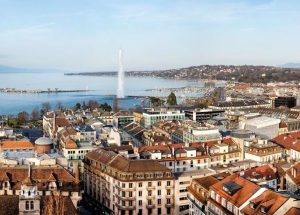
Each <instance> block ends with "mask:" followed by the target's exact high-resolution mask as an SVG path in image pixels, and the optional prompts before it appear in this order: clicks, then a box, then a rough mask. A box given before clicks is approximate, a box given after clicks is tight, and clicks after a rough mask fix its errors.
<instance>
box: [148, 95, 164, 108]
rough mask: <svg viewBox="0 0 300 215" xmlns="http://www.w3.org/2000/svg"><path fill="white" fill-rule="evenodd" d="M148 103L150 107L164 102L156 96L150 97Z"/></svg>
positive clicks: (158, 105) (159, 105) (161, 104)
mask: <svg viewBox="0 0 300 215" xmlns="http://www.w3.org/2000/svg"><path fill="white" fill-rule="evenodd" d="M150 103H151V106H152V107H161V106H163V105H164V104H165V101H164V100H162V99H160V98H158V97H150Z"/></svg>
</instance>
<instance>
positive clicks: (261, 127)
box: [240, 116, 280, 139]
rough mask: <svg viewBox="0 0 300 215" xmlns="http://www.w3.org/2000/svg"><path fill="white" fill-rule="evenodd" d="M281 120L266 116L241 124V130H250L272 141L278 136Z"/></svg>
mask: <svg viewBox="0 0 300 215" xmlns="http://www.w3.org/2000/svg"><path fill="white" fill-rule="evenodd" d="M279 123H280V119H275V118H270V117H266V116H261V117H256V118H253V119H249V120H246V121H244V122H241V123H240V129H245V130H250V131H252V132H254V133H255V134H257V135H260V136H262V137H266V138H269V139H272V138H274V137H276V136H277V135H278V131H279Z"/></svg>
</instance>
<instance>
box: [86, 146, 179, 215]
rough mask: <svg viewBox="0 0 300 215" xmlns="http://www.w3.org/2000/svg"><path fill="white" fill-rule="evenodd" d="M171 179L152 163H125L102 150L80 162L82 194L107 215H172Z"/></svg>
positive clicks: (132, 161) (157, 163) (145, 161)
mask: <svg viewBox="0 0 300 215" xmlns="http://www.w3.org/2000/svg"><path fill="white" fill-rule="evenodd" d="M174 180H175V178H174V175H173V174H172V171H171V170H169V169H168V168H167V167H165V166H164V165H161V164H160V163H159V162H158V161H155V160H128V159H127V158H125V157H123V156H122V155H120V154H116V153H115V152H112V151H106V150H104V149H97V150H94V151H92V152H89V153H88V154H87V155H86V157H85V159H84V191H85V193H86V195H87V197H88V198H89V199H90V200H91V201H92V202H94V203H95V205H98V206H100V205H101V206H105V207H106V208H107V209H109V210H110V211H111V214H122V215H130V214H139V215H142V214H174V204H175V202H174Z"/></svg>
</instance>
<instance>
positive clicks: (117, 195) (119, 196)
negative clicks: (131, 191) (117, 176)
mask: <svg viewBox="0 0 300 215" xmlns="http://www.w3.org/2000/svg"><path fill="white" fill-rule="evenodd" d="M116 197H117V198H118V199H121V200H123V201H129V200H132V201H134V200H136V196H131V197H129V196H121V195H119V194H117V193H116Z"/></svg>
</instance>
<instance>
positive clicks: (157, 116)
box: [143, 110, 185, 128]
mask: <svg viewBox="0 0 300 215" xmlns="http://www.w3.org/2000/svg"><path fill="white" fill-rule="evenodd" d="M143 118H144V126H145V127H146V128H149V127H151V126H152V125H153V124H155V123H156V122H158V121H161V120H167V121H170V120H184V119H185V115H184V113H182V112H181V111H179V110H177V111H159V112H154V111H153V112H151V111H150V112H147V113H143Z"/></svg>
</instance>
